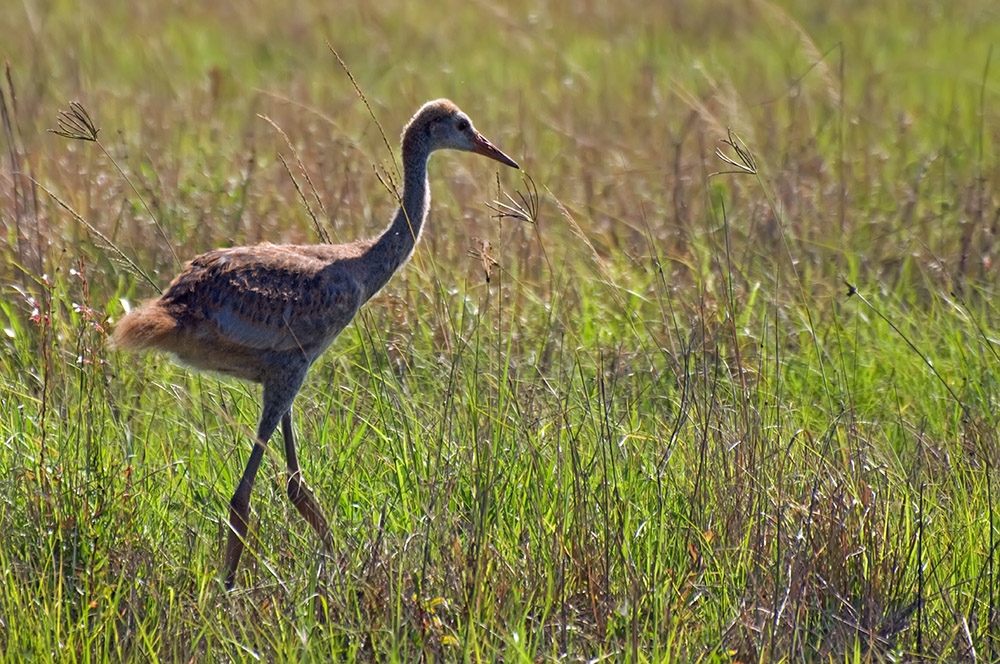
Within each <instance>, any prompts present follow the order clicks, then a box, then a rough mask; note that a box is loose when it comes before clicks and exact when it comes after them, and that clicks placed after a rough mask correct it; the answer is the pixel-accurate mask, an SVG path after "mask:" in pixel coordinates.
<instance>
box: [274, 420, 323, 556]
mask: <svg viewBox="0 0 1000 664" xmlns="http://www.w3.org/2000/svg"><path fill="white" fill-rule="evenodd" d="M281 437H282V438H284V440H285V461H286V462H287V464H288V497H289V498H290V499H291V501H292V505H295V509H297V510H298V511H299V514H301V515H302V516H303V518H305V520H306V521H308V522H309V525H310V526H312V527H313V530H315V531H316V533H317V534H318V535H319V537H320V539H322V540H323V544H324V545H325V546H326V547H327V548H328V549H332V548H333V542H332V541H331V538H330V526H329V525H327V522H326V517H324V516H323V510H321V509H320V507H319V504H318V503H317V502H316V498H315V497H314V496H313V495H312V492H311V491H310V490H309V487H308V486H306V483H305V480H304V479H302V471H301V470H300V469H299V459H298V456H297V455H296V454H295V436H294V434H293V433H292V409H291V408H289V409H288V411H287V412H286V413H285V414H284V416H282V418H281Z"/></svg>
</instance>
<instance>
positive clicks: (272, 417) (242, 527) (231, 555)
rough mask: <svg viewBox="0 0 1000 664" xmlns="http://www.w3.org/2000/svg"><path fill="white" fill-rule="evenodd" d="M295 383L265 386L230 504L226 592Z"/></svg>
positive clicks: (232, 583)
mask: <svg viewBox="0 0 1000 664" xmlns="http://www.w3.org/2000/svg"><path fill="white" fill-rule="evenodd" d="M292 382H293V381H285V383H277V384H265V385H264V398H263V400H264V408H263V413H262V414H261V416H260V425H259V426H258V427H257V440H256V441H254V446H253V452H251V453H250V460H249V461H247V467H246V469H244V471H243V476H242V477H241V478H240V483H239V484H238V485H237V487H236V493H234V494H233V497H232V499H231V500H230V501H229V539H228V541H227V542H226V578H225V584H226V589H227V590H232V588H233V585H234V584H235V583H236V568H237V567H238V566H239V564H240V556H241V555H242V554H243V547H244V546H245V543H246V536H247V531H248V530H249V525H250V493H251V492H252V491H253V482H254V479H255V478H256V477H257V469H258V468H259V467H260V462H261V459H263V458H264V449H265V447H266V446H267V441H268V440H270V438H271V434H273V433H274V430H275V429H277V428H278V422H279V421H280V420H281V417H282V413H286V412H288V409H289V407H290V406H291V402H292V399H294V398H295V393H296V392H297V391H298V385H299V384H301V378H299V381H298V383H295V384H294V389H292V390H290V394H289V389H288V387H289V386H290V385H292Z"/></svg>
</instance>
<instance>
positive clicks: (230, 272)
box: [162, 245, 361, 354]
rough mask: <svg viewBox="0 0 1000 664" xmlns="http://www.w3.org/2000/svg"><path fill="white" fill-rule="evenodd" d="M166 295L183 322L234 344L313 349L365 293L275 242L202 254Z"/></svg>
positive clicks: (351, 314)
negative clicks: (362, 293) (273, 243)
mask: <svg viewBox="0 0 1000 664" xmlns="http://www.w3.org/2000/svg"><path fill="white" fill-rule="evenodd" d="M162 300H163V303H164V305H165V306H167V307H168V308H169V309H170V310H171V312H172V313H173V315H174V316H175V317H176V318H177V319H178V320H180V321H185V320H186V321H190V324H191V325H194V326H197V325H201V326H203V327H205V328H206V329H205V330H204V331H205V333H206V334H217V335H219V336H221V337H222V339H223V340H224V341H225V342H227V343H229V344H233V345H236V346H242V347H245V348H250V349H260V350H273V351H289V350H294V349H301V350H303V351H304V352H306V353H307V354H310V353H311V352H313V351H314V350H316V349H319V350H322V348H325V347H326V345H327V344H329V342H330V341H332V340H333V338H334V337H336V336H337V334H338V333H339V332H340V331H341V330H342V329H343V328H344V327H345V326H346V325H347V323H348V322H350V320H351V319H352V318H353V317H354V314H355V313H357V311H358V308H359V307H360V306H361V294H360V290H359V288H358V286H357V284H356V282H355V281H354V280H353V279H352V278H351V277H350V276H349V275H347V274H346V273H345V272H344V271H338V270H336V269H330V264H328V263H323V262H321V261H319V260H316V259H315V258H314V257H311V256H309V255H306V254H303V253H300V252H296V251H294V248H292V247H279V246H274V245H261V246H258V247H237V248H233V249H220V250H217V251H212V252H209V253H207V254H204V255H202V256H198V257H197V258H195V259H194V260H192V261H191V262H190V263H189V264H188V267H187V269H186V270H185V271H184V272H183V273H182V274H181V275H180V276H179V277H177V279H175V280H174V282H173V283H172V284H171V285H170V287H169V288H168V289H167V292H166V293H164V295H163V297H162Z"/></svg>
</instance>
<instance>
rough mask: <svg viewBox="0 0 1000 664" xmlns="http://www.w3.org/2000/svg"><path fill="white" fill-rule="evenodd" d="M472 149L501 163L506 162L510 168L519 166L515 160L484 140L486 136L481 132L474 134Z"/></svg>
mask: <svg viewBox="0 0 1000 664" xmlns="http://www.w3.org/2000/svg"><path fill="white" fill-rule="evenodd" d="M472 151H473V152H475V153H476V154H481V155H483V156H484V157H489V158H490V159H495V160H497V161H499V162H500V163H501V164H506V165H508V166H510V167H511V168H517V169H520V168H521V167H520V166H518V165H517V162H516V161H514V160H513V159H511V158H510V157H508V156H507V155H505V154H504V153H503V152H500V150H498V149H497V147H496V146H495V145H493V144H492V143H490V142H489V141H488V140H486V137H485V136H483V135H482V134H476V139H475V141H473V148H472Z"/></svg>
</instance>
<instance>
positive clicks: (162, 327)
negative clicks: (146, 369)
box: [111, 303, 177, 350]
mask: <svg viewBox="0 0 1000 664" xmlns="http://www.w3.org/2000/svg"><path fill="white" fill-rule="evenodd" d="M176 331H177V321H176V320H175V319H174V317H173V316H171V315H170V314H169V313H168V312H167V311H165V310H164V309H163V308H162V307H158V306H156V304H155V303H152V304H148V305H146V306H144V307H142V308H140V309H136V310H135V311H132V312H131V313H129V314H128V315H126V316H125V318H123V319H121V321H119V322H118V324H117V325H115V327H114V330H113V331H112V334H111V347H112V348H114V349H115V350H142V349H145V348H163V347H165V346H168V345H169V342H170V340H171V339H172V338H173V337H174V335H175V333H176Z"/></svg>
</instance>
